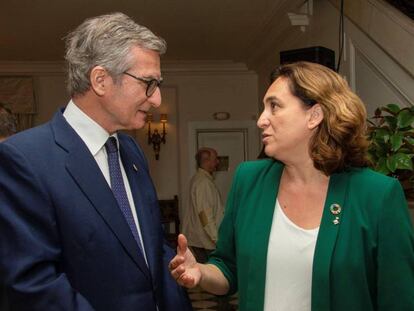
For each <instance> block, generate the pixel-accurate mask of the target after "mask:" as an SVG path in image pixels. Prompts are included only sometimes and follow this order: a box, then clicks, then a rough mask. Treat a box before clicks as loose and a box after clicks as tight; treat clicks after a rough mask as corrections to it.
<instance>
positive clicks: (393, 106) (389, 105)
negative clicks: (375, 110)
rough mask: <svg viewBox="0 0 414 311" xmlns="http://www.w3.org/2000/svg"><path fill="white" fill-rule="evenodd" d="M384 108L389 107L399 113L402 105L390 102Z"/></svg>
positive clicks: (390, 110) (393, 111)
mask: <svg viewBox="0 0 414 311" xmlns="http://www.w3.org/2000/svg"><path fill="white" fill-rule="evenodd" d="M384 108H385V109H387V110H388V111H389V112H391V113H393V114H397V113H398V112H399V111H400V110H401V108H400V106H398V105H396V104H388V105H386V106H385V107H384ZM385 109H383V110H385Z"/></svg>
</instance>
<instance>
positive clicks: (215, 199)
mask: <svg viewBox="0 0 414 311" xmlns="http://www.w3.org/2000/svg"><path fill="white" fill-rule="evenodd" d="M195 159H196V163H197V172H196V173H195V175H194V176H193V177H192V178H191V181H190V196H189V202H188V208H187V210H186V212H185V213H184V214H183V219H182V223H183V225H182V232H183V233H184V234H185V235H186V236H187V238H188V245H189V246H190V248H191V251H192V252H193V254H194V256H195V257H196V258H197V261H198V262H201V263H205V262H207V259H208V255H209V254H210V253H211V252H212V251H213V250H214V249H215V248H216V242H217V231H218V227H219V225H220V223H221V220H222V218H223V213H224V210H223V204H222V201H221V197H220V192H219V190H218V189H217V186H216V185H215V183H214V176H213V173H214V172H215V171H216V169H217V166H218V165H219V160H218V159H217V151H216V150H214V149H213V148H201V149H199V150H198V151H197V153H196V155H195Z"/></svg>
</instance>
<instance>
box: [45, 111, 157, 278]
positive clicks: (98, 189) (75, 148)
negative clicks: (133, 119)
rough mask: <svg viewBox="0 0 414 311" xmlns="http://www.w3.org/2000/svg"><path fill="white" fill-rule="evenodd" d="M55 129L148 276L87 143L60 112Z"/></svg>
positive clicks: (78, 175) (96, 202)
mask: <svg viewBox="0 0 414 311" xmlns="http://www.w3.org/2000/svg"><path fill="white" fill-rule="evenodd" d="M51 125H52V128H53V131H54V134H55V141H56V143H57V144H58V145H60V146H61V147H63V148H64V149H65V150H67V152H68V155H67V158H66V168H67V170H68V172H69V174H70V175H71V176H72V177H73V179H74V180H75V181H76V183H77V184H78V186H79V188H80V189H81V190H82V192H83V193H84V194H85V196H86V197H87V198H88V199H89V201H90V202H91V203H92V205H93V207H94V208H95V209H96V211H97V212H98V214H99V215H100V216H101V217H102V218H103V220H104V221H105V223H106V224H107V225H108V227H109V228H110V229H111V231H112V232H113V233H114V235H115V236H116V237H117V238H118V240H119V242H120V243H121V244H122V245H123V247H124V249H125V250H126V252H127V253H128V254H129V255H130V256H131V258H132V259H133V260H134V262H135V263H136V264H137V265H138V267H139V268H140V269H141V270H142V272H143V273H144V274H145V275H146V276H147V277H148V278H150V276H149V273H148V268H147V266H146V263H145V261H144V258H143V257H142V256H141V255H140V250H139V247H138V245H137V244H136V242H135V240H134V237H133V235H132V232H131V230H130V229H129V226H128V224H127V222H126V220H125V218H124V216H123V215H122V212H121V210H120V209H119V207H118V204H117V202H116V200H115V197H114V195H113V194H112V191H111V189H110V187H109V186H108V184H107V182H106V180H105V178H104V177H103V175H102V172H101V170H100V169H99V166H98V165H97V163H96V161H95V159H94V158H93V156H92V155H91V153H90V152H89V150H88V148H87V147H86V145H85V144H84V143H83V141H82V140H81V139H80V138H79V136H78V135H77V134H76V132H75V131H74V130H73V129H72V128H71V127H70V126H69V124H68V123H67V122H66V120H65V119H64V118H63V116H62V113H61V112H58V113H57V114H56V115H55V117H54V119H53V121H52V124H51Z"/></svg>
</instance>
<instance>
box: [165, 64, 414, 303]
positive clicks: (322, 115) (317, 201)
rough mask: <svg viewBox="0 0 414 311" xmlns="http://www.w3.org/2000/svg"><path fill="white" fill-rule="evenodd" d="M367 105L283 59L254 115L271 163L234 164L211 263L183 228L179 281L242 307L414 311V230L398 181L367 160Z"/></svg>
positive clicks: (339, 84)
mask: <svg viewBox="0 0 414 311" xmlns="http://www.w3.org/2000/svg"><path fill="white" fill-rule="evenodd" d="M365 120H366V111H365V108H364V105H363V103H362V102H361V100H360V99H359V98H358V97H357V96H356V95H355V94H354V93H352V91H351V90H350V89H349V87H348V86H347V84H346V82H345V81H344V79H342V77H340V76H339V75H338V74H336V73H335V72H333V71H331V70H329V69H327V68H326V67H323V66H321V65H317V64H312V63H307V62H299V63H295V64H290V65H284V66H282V67H280V68H279V69H278V70H277V71H276V72H275V74H274V75H273V83H272V84H271V86H270V87H269V89H268V91H267V93H266V95H265V97H264V111H263V113H262V115H261V116H260V118H259V120H258V126H259V127H260V128H261V129H262V130H263V135H262V137H263V144H264V145H265V152H266V154H267V155H268V156H269V157H271V158H272V159H267V160H260V161H255V162H246V163H243V164H242V165H241V166H240V167H239V168H238V170H237V172H236V175H235V177H234V180H233V186H232V189H231V192H230V194H229V199H228V202H227V207H226V211H225V216H224V219H223V222H222V224H221V227H220V230H219V239H218V243H217V249H216V251H215V252H214V253H213V254H212V256H211V257H210V260H209V263H208V264H206V265H201V264H199V263H197V262H196V261H195V259H194V256H192V254H191V252H190V251H189V250H188V248H187V244H186V238H185V237H184V236H183V235H180V236H179V239H178V243H179V247H178V254H177V256H176V257H175V258H174V259H173V260H172V261H171V263H170V267H169V268H170V271H171V274H172V276H173V277H174V278H175V279H176V280H177V282H178V283H179V284H181V285H183V286H186V287H194V286H196V285H200V286H201V287H202V288H204V289H205V290H207V291H210V292H212V293H214V294H217V295H225V294H232V293H234V292H236V291H238V292H239V304H240V310H241V311H247V310H249V311H255V310H266V311H270V310H271V311H273V310H278V311H289V310H292V311H293V310H294V311H311V310H312V311H329V310H334V311H370V310H384V311H385V310H392V311H402V310H406V311H409V310H410V311H412V310H414V237H413V227H412V224H411V222H410V219H409V216H408V210H407V203H406V200H405V198H404V194H403V191H402V188H401V186H400V184H399V182H398V181H397V180H396V179H393V178H390V177H386V176H384V175H380V174H378V173H375V172H373V171H371V170H370V169H368V168H366V167H367V165H368V160H367V157H366V156H367V152H366V151H367V146H368V142H367V140H366V137H365V132H366V123H365Z"/></svg>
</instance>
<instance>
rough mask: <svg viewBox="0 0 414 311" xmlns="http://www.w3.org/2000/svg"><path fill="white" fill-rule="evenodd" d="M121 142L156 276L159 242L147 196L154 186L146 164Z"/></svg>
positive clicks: (143, 236)
mask: <svg viewBox="0 0 414 311" xmlns="http://www.w3.org/2000/svg"><path fill="white" fill-rule="evenodd" d="M121 141H122V143H121V144H120V154H121V158H122V162H123V165H124V169H125V172H126V174H127V177H128V181H129V185H130V187H131V191H132V196H133V199H134V204H135V209H136V212H137V216H138V221H139V225H140V229H141V235H142V240H143V243H144V249H145V253H146V256H147V261H148V265H149V268H150V271H151V275H153V276H155V275H156V271H155V269H156V258H157V256H156V249H157V245H158V244H157V241H155V240H154V239H156V228H154V226H153V220H152V214H151V207H150V204H151V202H148V198H147V196H146V195H145V193H146V191H148V190H149V189H151V188H152V187H153V186H152V184H151V183H150V180H149V178H148V175H147V172H146V170H145V169H144V168H143V167H144V163H142V161H140V160H139V158H138V157H133V156H132V155H133V154H134V153H133V152H132V151H131V150H127V142H126V141H124V140H122V138H121V137H120V142H121ZM155 198H156V197H155ZM155 198H154V199H155ZM152 204H154V202H152Z"/></svg>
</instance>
